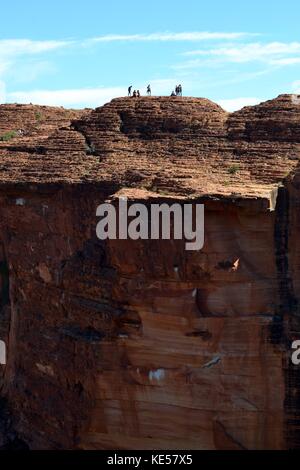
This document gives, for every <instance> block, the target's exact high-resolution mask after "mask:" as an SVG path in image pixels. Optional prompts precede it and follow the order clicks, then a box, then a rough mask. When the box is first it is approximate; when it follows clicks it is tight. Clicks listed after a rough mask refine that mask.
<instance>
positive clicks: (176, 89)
mask: <svg viewBox="0 0 300 470" xmlns="http://www.w3.org/2000/svg"><path fill="white" fill-rule="evenodd" d="M175 94H176V96H178V94H179V86H178V85H176V87H175Z"/></svg>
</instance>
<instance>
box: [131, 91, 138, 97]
mask: <svg viewBox="0 0 300 470" xmlns="http://www.w3.org/2000/svg"><path fill="white" fill-rule="evenodd" d="M132 96H133V98H136V96H137V94H136V91H135V90H134V91H133V94H132Z"/></svg>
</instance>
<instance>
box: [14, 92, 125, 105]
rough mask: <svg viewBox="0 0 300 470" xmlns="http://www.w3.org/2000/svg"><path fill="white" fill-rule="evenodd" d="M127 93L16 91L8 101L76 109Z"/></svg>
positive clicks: (102, 102) (98, 103)
mask: <svg viewBox="0 0 300 470" xmlns="http://www.w3.org/2000/svg"><path fill="white" fill-rule="evenodd" d="M125 93H126V89H125V88H121V87H112V88H101V87H99V88H79V89H66V90H33V91H16V92H12V93H7V101H8V102H12V103H32V104H41V105H48V106H65V107H75V108H82V107H97V106H101V105H103V104H104V103H106V102H108V101H110V100H111V99H112V98H116V97H118V96H124V94H125Z"/></svg>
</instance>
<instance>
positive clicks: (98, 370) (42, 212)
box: [0, 95, 300, 449]
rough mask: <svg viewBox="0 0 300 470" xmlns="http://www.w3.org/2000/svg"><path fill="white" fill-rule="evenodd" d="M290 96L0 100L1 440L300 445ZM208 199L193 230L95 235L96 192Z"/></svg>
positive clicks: (299, 258) (298, 180) (298, 276)
mask: <svg viewBox="0 0 300 470" xmlns="http://www.w3.org/2000/svg"><path fill="white" fill-rule="evenodd" d="M299 145H300V107H299V106H297V105H296V104H293V102H292V100H291V97H290V96H288V95H282V96H280V97H278V98H277V99H275V100H272V101H269V102H267V103H263V104H261V105H258V106H254V107H247V108H244V109H243V110H241V111H239V112H236V113H233V114H229V113H226V112H225V111H224V110H223V109H221V108H220V107H219V106H218V105H216V104H214V103H212V102H210V101H209V100H206V99H196V98H179V97H178V98H177V97H176V98H156V97H152V98H141V99H138V100H135V99H131V98H120V99H116V100H113V101H112V102H111V103H109V104H107V105H105V106H103V107H101V108H98V109H96V110H84V111H82V112H77V111H66V110H64V109H62V108H47V107H35V106H20V105H3V106H0V242H1V246H0V248H1V249H0V263H1V272H0V273H1V283H0V287H1V313H0V339H2V340H5V342H6V345H7V351H8V362H7V365H6V366H5V367H1V366H0V367H1V370H0V374H1V394H2V401H1V404H0V408H1V407H2V409H3V411H2V413H3V415H4V418H6V417H7V416H8V417H9V419H3V427H4V434H5V436H4V442H5V437H6V438H7V436H12V438H13V437H14V436H18V438H19V439H22V440H23V441H24V442H26V443H27V445H28V446H29V447H30V448H33V449H38V448H47V449H60V448H70V449H111V448H121V449H140V448H149V449H165V448H167V449H172V448H173V449H184V448H187V449H191V448H194V449H271V448H272V449H284V448H295V447H300V427H299V419H300V387H299V386H300V376H299V370H300V369H299V368H297V367H296V366H293V365H292V364H291V361H290V346H291V342H292V340H293V339H300V324H299V309H298V303H299V296H300V272H299V270H300V268H299V266H300V251H299V248H298V234H299V230H300V214H299V204H300V176H299V174H300V173H299V148H300V147H299ZM120 192H121V193H122V194H126V195H127V196H128V197H129V198H130V199H131V200H132V201H143V202H145V203H146V204H150V203H151V202H153V201H156V202H157V201H159V202H162V201H176V200H178V201H181V202H182V201H194V202H203V203H204V204H205V245H204V248H203V250H201V251H200V252H187V251H185V249H184V244H183V243H182V242H181V241H176V242H175V241H173V242H170V241H167V240H163V241H158V240H152V241H151V240H149V241H141V240H140V241H130V240H122V241H109V242H107V243H105V242H101V241H100V240H98V239H97V238H96V232H95V227H96V223H97V221H96V208H97V206H98V205H99V204H100V203H102V202H103V201H105V200H107V199H108V198H112V197H117V196H118V194H120Z"/></svg>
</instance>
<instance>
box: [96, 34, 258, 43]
mask: <svg viewBox="0 0 300 470" xmlns="http://www.w3.org/2000/svg"><path fill="white" fill-rule="evenodd" d="M253 35H254V34H250V33H222V32H215V33H213V32H209V31H194V32H182V33H172V32H165V33H152V34H107V35H105V36H98V37H95V38H92V39H89V40H87V42H91V41H92V42H114V41H204V40H215V39H228V40H232V39H239V38H242V37H245V36H253ZM255 35H256V34H255Z"/></svg>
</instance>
